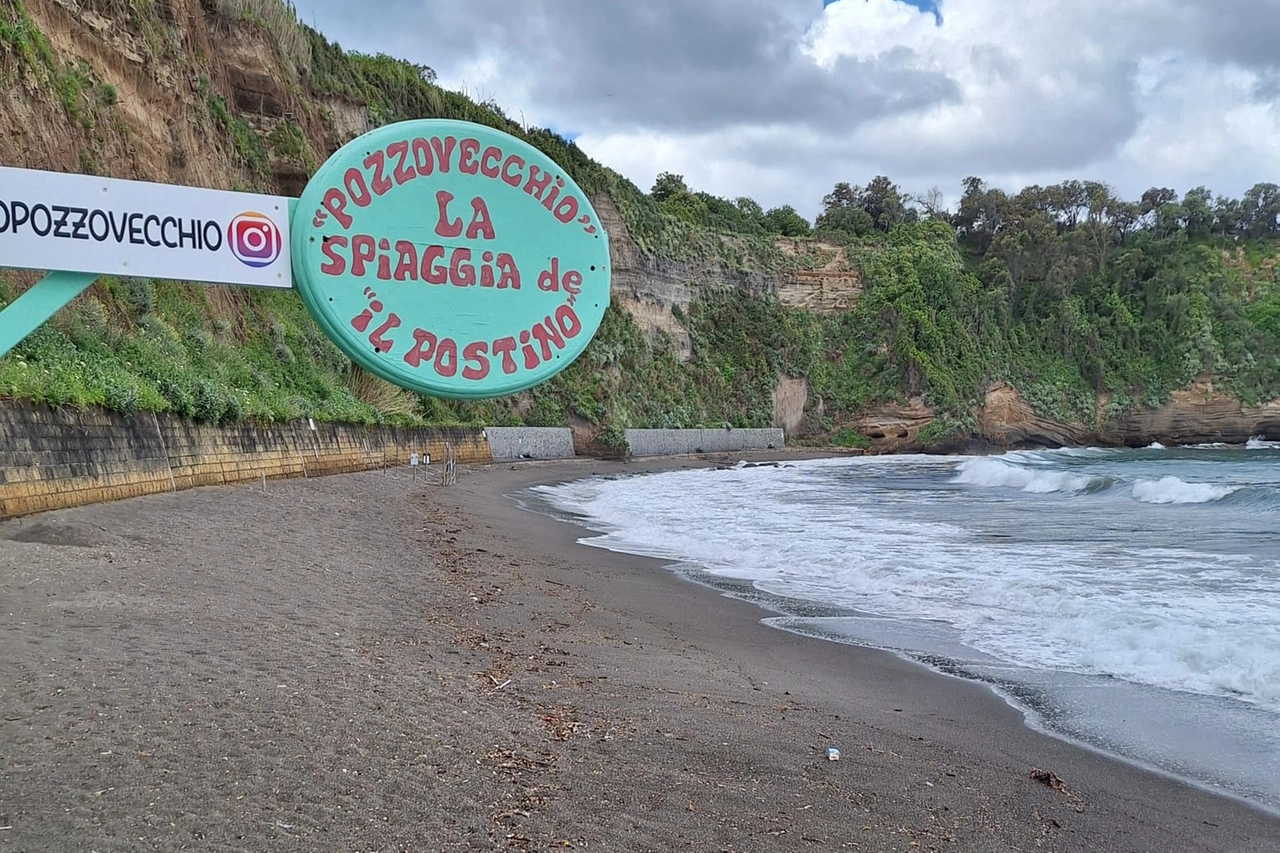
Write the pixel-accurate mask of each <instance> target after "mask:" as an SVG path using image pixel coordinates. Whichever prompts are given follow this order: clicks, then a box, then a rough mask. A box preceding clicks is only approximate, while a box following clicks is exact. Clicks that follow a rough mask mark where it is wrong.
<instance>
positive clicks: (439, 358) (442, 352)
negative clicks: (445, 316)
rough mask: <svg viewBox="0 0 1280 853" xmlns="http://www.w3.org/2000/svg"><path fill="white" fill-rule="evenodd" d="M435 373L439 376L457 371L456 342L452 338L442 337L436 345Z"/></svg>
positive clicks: (451, 374)
mask: <svg viewBox="0 0 1280 853" xmlns="http://www.w3.org/2000/svg"><path fill="white" fill-rule="evenodd" d="M435 367H436V373H439V374H440V375H441V376H453V375H454V374H455V373H457V372H458V342H457V341H455V340H454V339H453V338H442V339H441V340H440V345H439V346H438V347H436V364H435Z"/></svg>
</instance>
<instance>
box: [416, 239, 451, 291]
mask: <svg viewBox="0 0 1280 853" xmlns="http://www.w3.org/2000/svg"><path fill="white" fill-rule="evenodd" d="M442 260H444V246H428V247H427V248H426V251H424V252H423V253H422V280H423V281H425V282H426V283H427V284H445V283H446V282H448V281H449V269H448V267H446V266H444V265H443V264H435V263H434V262H435V261H442Z"/></svg>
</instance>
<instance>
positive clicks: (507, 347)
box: [493, 338, 516, 373]
mask: <svg viewBox="0 0 1280 853" xmlns="http://www.w3.org/2000/svg"><path fill="white" fill-rule="evenodd" d="M515 351H516V339H515V338H498V340H496V341H494V342H493V354H494V355H495V356H499V355H500V356H502V372H503V373H515V372H516V360H515V359H514V358H512V357H511V353H513V352H515Z"/></svg>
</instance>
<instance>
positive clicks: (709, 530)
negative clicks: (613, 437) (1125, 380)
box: [535, 441, 1280, 809]
mask: <svg viewBox="0 0 1280 853" xmlns="http://www.w3.org/2000/svg"><path fill="white" fill-rule="evenodd" d="M535 491H536V492H537V493H538V494H539V496H540V497H541V498H542V499H543V500H545V501H546V502H547V503H549V504H550V505H551V506H552V507H554V508H556V509H557V510H558V511H560V512H562V513H567V514H569V515H570V516H571V517H573V518H575V519H576V520H578V521H580V522H581V523H583V524H585V525H586V526H588V527H589V528H591V529H592V530H594V531H597V533H596V534H594V535H592V536H589V537H587V538H585V539H584V541H585V542H587V543H588V544H591V545H594V546H597V547H603V548H608V549H612V550H617V551H624V552H628V553H636V554H644V555H649V556H654V557H659V558H663V559H666V560H669V561H670V562H671V563H672V565H673V566H674V567H677V568H678V569H679V570H680V571H682V572H685V573H687V574H689V575H691V576H693V577H695V578H696V579H699V580H702V581H704V582H707V583H710V584H712V585H715V586H719V587H721V588H723V589H726V590H729V591H732V592H733V593H734V594H738V595H742V596H744V597H748V598H754V599H756V600H760V601H762V602H763V603H767V604H768V606H769V607H771V608H773V609H774V610H776V611H777V612H778V613H779V614H780V615H777V616H773V617H770V618H769V619H768V620H767V621H768V622H769V623H770V624H773V625H775V626H776V627H779V628H783V629H786V630H791V631H796V632H800V633H804V634H809V635H812V636H817V637H822V638H824V639H828V640H833V641H837V642H845V643H855V644H860V645H870V646H876V647H880V648H886V649H892V650H894V651H897V652H899V653H901V654H904V655H908V656H910V657H913V658H915V659H917V660H920V661H921V662H923V663H926V664H928V665H930V666H933V667H935V668H937V669H940V670H944V671H947V672H950V673H952V674H955V675H961V676H964V677H968V678H976V679H980V680H983V681H985V682H987V683H989V684H990V685H991V686H992V687H993V688H994V689H996V690H998V691H999V692H1000V693H1001V694H1002V695H1004V696H1005V697H1006V698H1007V699H1009V700H1010V701H1012V702H1015V703H1016V704H1017V705H1019V706H1020V707H1022V708H1023V709H1024V710H1025V711H1026V712H1027V716H1028V721H1029V722H1030V723H1031V724H1032V725H1034V726H1037V727H1040V728H1043V729H1044V730H1046V731H1049V732H1051V733H1054V734H1057V735H1060V736H1063V737H1067V738H1069V739H1072V740H1076V741H1079V742H1081V743H1083V744H1086V745H1090V746H1093V747H1095V748H1099V749H1102V750H1105V751H1107V752H1110V753H1113V754H1116V755H1119V756H1122V757H1124V758H1127V759H1129V760H1132V761H1136V762H1139V763H1142V764H1144V765H1147V766H1150V767H1152V768H1154V769H1158V770H1163V771H1166V772H1169V773H1173V774H1176V775H1179V776H1181V777H1183V778H1186V779H1188V780H1190V781H1193V782H1195V783H1198V784H1201V785H1205V786H1208V787H1211V788H1214V789H1217V790H1220V791H1222V792H1224V793H1228V794H1233V795H1237V796H1241V797H1245V798H1247V799H1249V800H1251V801H1253V802H1255V803H1258V804H1260V805H1263V806H1264V807H1268V808H1272V809H1280V535H1278V533H1277V531H1278V528H1280V525H1278V522H1280V445H1277V444H1271V443H1267V442H1262V441H1253V442H1250V444H1249V446H1248V447H1235V448H1231V447H1223V446H1204V447H1195V448H1179V449H1165V448H1161V447H1159V446H1153V447H1151V448H1148V449H1145V450H1110V449H1072V450H1048V451H1019V452H1015V453H1008V454H1004V455H1001V456H982V457H962V456H884V457H854V458H842V459H830V460H818V461H803V462H795V463H785V464H783V465H780V466H777V467H773V466H750V467H748V466H738V467H736V468H733V469H728V470H726V469H720V470H716V469H699V470H682V471H671V472H667V473H662V474H652V475H638V476H628V477H620V478H612V479H606V478H591V479H586V480H580V481H577V482H573V483H568V484H564V485H559V486H548V487H539V488H538V489H537V490H535Z"/></svg>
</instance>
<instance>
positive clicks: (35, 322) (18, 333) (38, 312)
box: [0, 272, 98, 356]
mask: <svg viewBox="0 0 1280 853" xmlns="http://www.w3.org/2000/svg"><path fill="white" fill-rule="evenodd" d="M97 277H98V276H97V274H96V273H84V272H51V273H49V274H48V275H46V276H45V277H44V278H42V279H40V280H39V281H37V282H36V283H35V284H34V285H33V286H32V287H31V289H30V290H28V291H27V292H26V293H24V294H22V295H21V296H19V297H18V298H17V299H15V300H14V301H13V302H12V303H11V304H9V305H7V306H5V308H4V310H2V311H0V356H3V355H4V354H5V353H7V352H8V351H9V350H11V349H13V348H14V347H16V346H17V345H18V344H19V343H21V342H22V339H23V338H25V337H26V336H27V335H29V334H31V333H32V332H34V331H35V330H36V328H37V327H38V326H39V325H40V324H41V323H43V322H44V321H45V320H48V319H49V318H50V317H52V316H53V315H54V314H57V313H58V309H59V308H61V307H62V306H64V305H66V304H67V303H68V302H70V301H71V300H72V299H75V298H76V297H77V296H79V295H80V294H81V293H83V292H84V290H85V288H87V287H88V286H89V285H91V284H93V280H94V279H95V278H97Z"/></svg>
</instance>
